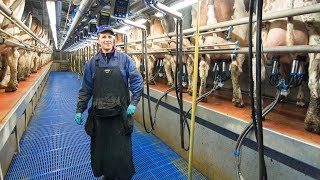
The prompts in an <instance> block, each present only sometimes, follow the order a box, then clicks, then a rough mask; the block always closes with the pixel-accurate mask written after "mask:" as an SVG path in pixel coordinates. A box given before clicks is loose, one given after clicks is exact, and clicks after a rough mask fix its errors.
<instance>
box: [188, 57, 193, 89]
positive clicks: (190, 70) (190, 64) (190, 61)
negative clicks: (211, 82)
mask: <svg viewBox="0 0 320 180" xmlns="http://www.w3.org/2000/svg"><path fill="white" fill-rule="evenodd" d="M187 71H188V90H187V92H188V93H189V94H190V95H192V81H193V79H192V78H193V57H192V56H191V55H190V56H189V57H188V60H187Z"/></svg>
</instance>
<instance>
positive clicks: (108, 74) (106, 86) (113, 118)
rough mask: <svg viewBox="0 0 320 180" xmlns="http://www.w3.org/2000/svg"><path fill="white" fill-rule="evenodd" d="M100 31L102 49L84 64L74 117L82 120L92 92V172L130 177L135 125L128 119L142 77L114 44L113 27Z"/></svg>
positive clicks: (87, 127)
mask: <svg viewBox="0 0 320 180" xmlns="http://www.w3.org/2000/svg"><path fill="white" fill-rule="evenodd" d="M97 35H98V40H97V43H98V44H99V45H100V46H101V48H100V52H99V53H97V54H96V55H94V56H93V57H92V58H91V59H90V61H88V62H87V63H86V65H85V69H84V76H83V82H82V87H81V89H80V90H79V97H78V104H77V113H76V116H75V121H76V123H77V124H82V113H83V112H84V111H85V110H86V109H87V104H88V101H89V99H90V98H91V96H92V97H93V99H92V106H91V107H90V109H89V116H88V119H87V121H86V124H85V130H86V133H87V134H88V135H90V136H91V166H92V170H93V174H94V176H96V177H100V176H102V177H103V179H115V178H117V179H119V180H123V179H131V178H132V176H133V175H134V173H135V170H134V165H133V161H132V144H131V133H132V126H131V125H130V123H128V120H129V119H131V118H130V117H131V116H132V115H133V114H134V113H135V110H136V106H137V104H138V102H139V100H140V98H141V95H142V88H143V78H142V76H141V74H140V73H139V71H138V70H137V68H136V66H135V64H134V62H133V60H132V59H131V58H130V57H129V56H128V55H127V54H125V53H122V52H120V51H118V50H116V49H115V48H114V41H115V37H114V32H113V30H112V28H111V27H109V26H105V25H101V26H99V28H98V31H97ZM128 79H130V91H131V93H132V97H131V101H130V100H129V99H130V98H129V88H128Z"/></svg>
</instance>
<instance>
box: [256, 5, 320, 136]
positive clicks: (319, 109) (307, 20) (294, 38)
mask: <svg viewBox="0 0 320 180" xmlns="http://www.w3.org/2000/svg"><path fill="white" fill-rule="evenodd" d="M319 2H320V1H319V0H288V1H282V0H269V1H265V2H264V4H263V13H272V12H276V11H282V10H287V9H291V8H297V7H303V6H310V5H312V4H316V3H319ZM319 21H320V12H318V13H313V14H305V15H301V16H296V17H293V18H292V17H288V18H282V19H276V20H272V21H268V22H266V23H265V25H264V27H263V28H262V41H263V46H264V47H273V46H292V45H319V44H320V24H319ZM254 39H255V38H254ZM254 39H253V41H254ZM274 57H278V58H279V59H280V60H279V61H280V63H281V65H282V66H280V67H285V65H291V64H292V60H293V59H295V58H301V57H303V58H304V59H308V60H309V67H308V73H309V80H308V86H309V89H310V103H309V107H308V110H307V114H306V117H305V120H304V124H305V129H306V130H308V131H310V132H314V133H317V134H320V77H319V74H320V54H319V53H309V54H307V53H296V54H288V53H266V54H264V56H262V61H265V60H266V59H271V58H274ZM254 62H255V61H254ZM261 64H262V66H263V65H264V63H261ZM254 67H255V66H254ZM262 70H263V71H262V80H263V79H265V67H264V66H263V67H262ZM280 70H281V74H282V75H284V76H285V75H286V72H285V69H283V68H281V69H280ZM254 73H255V71H254ZM300 90H301V88H300ZM301 94H302V92H299V93H298V96H299V97H298V101H300V102H299V103H298V104H302V105H304V103H303V102H301V101H303V100H302V99H301V98H300V97H303V95H301Z"/></svg>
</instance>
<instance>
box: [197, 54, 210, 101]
mask: <svg viewBox="0 0 320 180" xmlns="http://www.w3.org/2000/svg"><path fill="white" fill-rule="evenodd" d="M209 62H210V61H209V60H208V61H205V60H204V58H203V57H201V61H200V63H199V76H200V88H199V96H202V95H203V94H204V93H205V92H206V84H207V77H208V71H209V64H208V63H209Z"/></svg>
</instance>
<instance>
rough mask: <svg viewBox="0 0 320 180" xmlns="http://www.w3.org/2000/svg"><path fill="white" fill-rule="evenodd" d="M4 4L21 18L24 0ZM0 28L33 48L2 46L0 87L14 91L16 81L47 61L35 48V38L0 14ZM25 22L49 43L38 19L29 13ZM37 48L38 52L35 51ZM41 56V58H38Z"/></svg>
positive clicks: (35, 70)
mask: <svg viewBox="0 0 320 180" xmlns="http://www.w3.org/2000/svg"><path fill="white" fill-rule="evenodd" d="M4 3H5V5H6V6H8V7H10V9H12V10H13V14H14V15H15V16H16V17H17V18H18V19H21V18H22V15H23V11H24V6H25V1H24V0H16V1H4ZM0 20H1V21H2V23H1V28H2V29H4V30H5V31H7V32H9V33H12V34H13V36H15V37H16V38H17V37H18V38H19V40H21V41H23V42H24V43H25V44H26V45H28V46H30V47H32V48H33V49H34V50H29V49H27V50H26V49H21V48H18V47H10V46H7V45H0V46H2V48H1V50H0V54H1V56H2V62H4V63H2V64H3V65H5V66H7V68H6V67H4V66H2V68H1V69H3V71H4V72H3V73H2V78H1V80H2V81H1V88H5V91H6V92H11V91H16V90H17V88H18V82H19V81H21V80H25V79H26V77H27V76H29V75H30V74H31V72H37V70H38V69H39V68H40V65H42V64H44V63H46V62H47V61H48V59H49V58H48V56H47V55H42V54H41V53H40V51H42V50H40V49H37V48H38V46H37V44H36V42H35V40H34V39H33V38H32V37H31V36H30V35H29V34H26V33H25V32H24V31H22V30H20V29H19V28H17V27H16V26H15V25H13V24H10V22H9V21H8V20H7V19H5V18H3V17H2V16H0ZM25 23H26V24H27V25H28V26H29V28H30V30H31V31H32V32H34V33H35V35H36V36H38V37H40V39H42V41H43V42H45V43H46V44H47V45H49V40H48V34H47V33H45V32H44V31H43V30H42V27H41V24H40V21H39V20H38V19H36V18H35V17H32V15H31V14H30V13H29V15H28V16H27V18H26V20H25ZM9 39H10V40H12V41H15V42H17V41H16V39H14V38H9ZM35 50H37V51H38V52H36V51H35ZM41 56H42V58H40V57H41Z"/></svg>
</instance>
